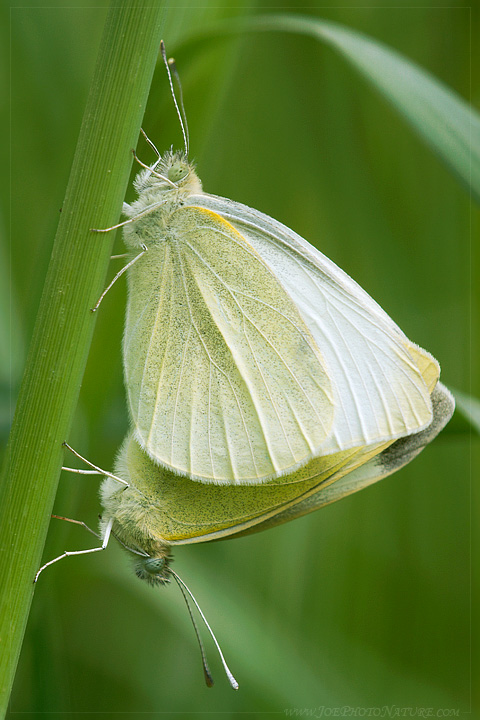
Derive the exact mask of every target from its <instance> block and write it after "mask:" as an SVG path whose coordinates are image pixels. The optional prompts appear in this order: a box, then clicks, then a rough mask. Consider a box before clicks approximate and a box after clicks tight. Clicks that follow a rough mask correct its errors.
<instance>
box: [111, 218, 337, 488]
mask: <svg viewBox="0 0 480 720" xmlns="http://www.w3.org/2000/svg"><path fill="white" fill-rule="evenodd" d="M124 364H125V381H126V382H125V384H126V388H127V393H128V401H129V405H130V411H131V416H132V419H133V424H134V431H135V437H136V439H137V440H138V442H139V444H140V445H141V446H142V447H143V448H144V449H145V450H146V452H147V453H148V455H149V456H150V457H151V458H152V459H153V460H155V461H156V462H158V463H160V464H162V465H164V466H166V467H168V468H171V469H173V470H174V471H176V472H178V473H181V474H185V475H187V476H189V477H191V478H195V479H199V480H203V481H206V482H214V483H227V484H235V483H249V482H252V483H258V482H259V481H263V480H266V479H268V478H271V477H275V476H278V475H280V474H282V473H285V472H290V471H292V470H293V469H295V468H296V467H298V466H300V465H301V464H304V463H305V462H307V461H308V460H309V459H310V458H311V457H313V456H315V455H316V454H318V450H319V448H320V447H321V445H322V443H324V442H325V440H326V438H327V437H328V436H329V433H330V429H331V425H332V418H333V403H332V393H331V383H330V379H329V377H328V374H327V373H326V371H325V365H324V361H323V357H322V355H321V352H320V350H319V349H318V347H317V345H316V343H315V341H314V340H313V337H312V334H311V332H310V330H309V329H308V327H307V325H306V323H305V322H304V321H303V320H302V318H301V316H300V314H299V312H298V310H297V308H296V306H295V303H294V302H293V301H292V299H291V297H290V296H289V294H287V293H286V292H285V290H284V289H283V287H282V285H281V284H280V283H279V282H278V280H277V278H276V276H275V274H274V273H273V272H272V271H271V269H270V268H269V267H268V266H267V264H266V263H265V261H264V260H262V258H261V257H260V256H259V254H258V253H257V252H256V251H255V250H254V249H253V247H252V246H251V245H250V244H249V242H247V241H246V240H245V238H244V237H243V235H242V234H241V233H240V232H238V231H237V230H235V229H234V228H233V227H232V226H231V225H230V224H229V223H228V222H226V221H225V220H223V219H222V218H221V217H220V216H219V215H218V214H216V213H214V212H212V211H211V210H207V209H203V208H195V207H187V208H181V209H178V210H176V211H175V212H174V213H172V216H171V218H170V221H169V223H168V226H167V229H166V231H165V238H164V239H162V241H161V242H159V243H155V244H152V245H150V246H149V250H148V252H147V253H146V254H145V255H144V256H143V257H142V258H141V259H140V260H139V261H138V262H137V263H136V264H135V265H134V266H133V267H132V268H131V270H130V274H129V300H128V308H127V319H126V329H125V338H124Z"/></svg>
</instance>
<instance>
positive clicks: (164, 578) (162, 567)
mask: <svg viewBox="0 0 480 720" xmlns="http://www.w3.org/2000/svg"><path fill="white" fill-rule="evenodd" d="M135 574H136V576H137V577H138V578H140V580H146V581H147V582H149V583H151V584H152V585H157V584H158V585H165V583H168V582H170V577H169V576H170V572H169V569H168V562H167V558H153V557H142V558H141V559H138V560H137V561H136V562H135Z"/></svg>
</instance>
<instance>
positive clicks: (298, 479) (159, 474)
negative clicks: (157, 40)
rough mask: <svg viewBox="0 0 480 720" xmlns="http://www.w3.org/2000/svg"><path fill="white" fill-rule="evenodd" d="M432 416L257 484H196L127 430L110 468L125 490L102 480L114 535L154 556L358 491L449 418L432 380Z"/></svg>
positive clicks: (446, 399) (444, 393)
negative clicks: (397, 435)
mask: <svg viewBox="0 0 480 720" xmlns="http://www.w3.org/2000/svg"><path fill="white" fill-rule="evenodd" d="M432 400H433V409H434V417H433V421H432V423H431V424H430V426H429V427H428V428H427V429H426V430H423V431H420V432H419V433H416V434H413V435H409V436H408V437H405V438H401V439H399V440H397V441H396V442H393V443H383V444H378V445H373V446H370V447H362V448H352V449H350V450H345V451H343V452H341V453H332V454H330V455H325V456H322V457H317V458H313V459H312V460H310V462H308V463H307V464H306V465H305V466H303V467H301V468H299V469H298V470H296V471H294V472H293V473H290V474H288V475H286V476H283V477H281V478H276V479H275V480H270V481H268V482H265V483H263V484H261V485H249V486H238V485H237V486H226V485H213V484H207V483H198V482H194V481H192V480H190V479H189V478H187V477H179V476H178V475H175V474H174V473H173V472H172V471H170V470H168V469H167V468H164V467H161V466H159V465H156V464H155V463H154V462H153V461H152V460H151V458H150V457H149V456H148V455H147V454H146V452H145V451H144V450H142V448H141V447H140V446H139V444H138V443H137V442H136V440H135V438H134V437H133V435H130V436H129V437H128V438H127V440H126V442H125V443H124V445H123V447H122V449H121V451H120V453H119V456H118V458H117V462H116V465H115V473H116V474H117V475H118V476H119V477H121V478H123V479H124V480H126V481H127V482H128V483H129V484H130V487H129V488H127V489H125V488H124V487H119V484H118V482H117V481H115V480H112V479H111V478H106V479H105V480H104V483H103V486H102V500H103V505H104V507H105V513H106V516H107V517H113V518H114V520H115V524H114V533H115V535H116V536H117V537H118V538H119V539H120V540H121V541H122V542H123V543H124V544H125V545H127V547H134V548H135V547H136V548H139V549H141V550H142V551H144V552H147V553H148V554H149V555H153V556H155V555H156V554H157V553H158V552H159V551H160V550H161V548H162V547H163V548H164V547H165V545H182V544H189V543H197V542H207V541H210V540H220V539H223V538H229V537H238V536H241V535H248V534H251V533H255V532H258V531H261V530H265V529H267V528H270V527H274V526H275V525H279V524H282V523H285V522H288V521H289V520H293V519H294V518H297V517H300V516H302V515H305V514H306V513H310V512H312V511H313V510H317V509H318V508H320V507H322V506H324V505H327V504H329V503H332V502H334V501H336V500H339V499H341V498H343V497H345V496H347V495H350V494H351V493H354V492H357V491H358V490H361V489H362V488H364V487H367V486H368V485H371V484H372V483H374V482H376V481H378V480H380V479H382V478H384V477H386V476H387V475H390V474H391V473H393V472H395V471H396V470H399V469H400V468H401V467H403V466H404V465H406V464H407V463H409V462H410V461H411V460H412V459H413V458H414V457H416V455H418V453H419V452H420V451H421V450H422V449H423V448H424V447H425V446H426V445H427V444H428V443H429V442H431V440H433V438H434V437H435V436H436V435H437V434H438V433H439V432H440V430H441V429H442V428H443V427H444V426H445V424H446V423H447V422H448V420H449V419H450V417H451V415H452V413H453V409H454V403H453V399H452V397H451V395H450V393H449V392H448V390H447V389H446V388H445V387H444V386H443V385H441V383H438V384H437V386H436V388H435V390H434V391H433V395H432Z"/></svg>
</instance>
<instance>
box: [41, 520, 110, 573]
mask: <svg viewBox="0 0 480 720" xmlns="http://www.w3.org/2000/svg"><path fill="white" fill-rule="evenodd" d="M53 517H57V518H58V517H59V516H58V515H54V516H53ZM61 519H62V520H67V522H73V523H75V524H77V525H83V527H85V528H86V529H87V530H88V531H89V532H91V533H93V535H96V536H97V537H100V536H99V535H97V533H96V532H94V531H93V530H91V529H90V528H89V527H88V526H87V525H85V523H83V522H81V521H80V520H70V519H69V518H61ZM112 525H113V517H112V518H110V520H109V521H108V523H107V527H106V528H105V534H104V536H103V541H102V544H101V546H100V547H95V548H90V549H89V550H72V551H69V550H66V551H65V552H64V553H62V555H59V556H58V557H56V558H54V559H53V560H50V561H49V562H47V563H45V565H42V567H41V568H40V569H39V570H38V572H37V574H36V575H35V578H34V580H33V582H34V583H36V582H37V580H38V578H39V576H40V573H41V572H43V571H44V570H45V568H47V567H48V566H49V565H53V563H56V562H57V561H58V560H62V559H63V558H66V557H71V556H72V555H87V554H88V553H94V552H99V551H100V550H105V548H106V547H107V545H108V541H109V540H110V534H111V532H112Z"/></svg>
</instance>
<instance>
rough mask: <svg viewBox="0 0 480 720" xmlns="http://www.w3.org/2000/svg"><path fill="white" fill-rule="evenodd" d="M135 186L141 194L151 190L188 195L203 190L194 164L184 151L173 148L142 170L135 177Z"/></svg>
mask: <svg viewBox="0 0 480 720" xmlns="http://www.w3.org/2000/svg"><path fill="white" fill-rule="evenodd" d="M134 186H135V189H136V191H137V192H138V193H139V194H140V193H142V192H144V191H147V192H148V191H149V190H161V191H162V192H167V193H168V192H180V193H181V194H186V195H193V194H196V193H200V192H202V184H201V182H200V180H199V179H198V176H197V174H196V172H195V168H194V165H193V164H192V163H190V162H189V161H188V158H187V156H186V155H185V153H184V152H182V151H175V152H174V151H173V150H169V151H167V152H165V153H164V154H163V155H162V156H161V157H160V158H159V159H158V160H157V161H156V162H155V163H154V164H153V165H151V166H150V167H149V168H145V169H144V170H141V171H140V172H139V173H138V175H137V177H136V178H135V181H134Z"/></svg>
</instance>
